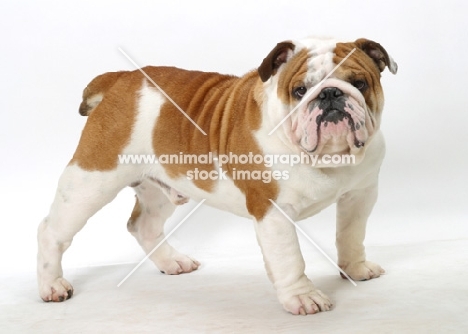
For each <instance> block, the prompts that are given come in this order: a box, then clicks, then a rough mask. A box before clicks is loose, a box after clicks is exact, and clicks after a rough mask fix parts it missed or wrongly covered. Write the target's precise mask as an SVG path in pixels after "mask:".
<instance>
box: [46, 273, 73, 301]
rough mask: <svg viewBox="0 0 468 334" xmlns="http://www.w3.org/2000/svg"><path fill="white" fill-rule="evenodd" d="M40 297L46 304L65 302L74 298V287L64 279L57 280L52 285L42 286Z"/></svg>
mask: <svg viewBox="0 0 468 334" xmlns="http://www.w3.org/2000/svg"><path fill="white" fill-rule="evenodd" d="M40 296H41V298H42V300H43V301H45V302H63V301H65V300H67V299H70V298H71V297H72V296H73V287H72V285H71V284H70V283H68V282H67V280H66V279H64V278H61V277H59V278H56V279H55V280H54V281H53V282H52V283H49V284H47V283H43V284H41V286H40Z"/></svg>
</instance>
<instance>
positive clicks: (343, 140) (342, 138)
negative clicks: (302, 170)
mask: <svg viewBox="0 0 468 334" xmlns="http://www.w3.org/2000/svg"><path fill="white" fill-rule="evenodd" d="M324 91H325V89H324V90H323V91H322V92H321V93H320V94H319V95H318V96H317V97H316V98H315V99H313V100H312V101H310V102H309V103H308V105H307V107H306V108H304V109H303V110H302V111H301V112H300V113H299V115H298V119H297V123H296V126H295V128H294V129H293V131H294V133H295V138H296V141H297V143H298V144H299V146H300V147H301V148H302V149H303V150H304V151H306V152H307V153H309V154H317V155H322V156H323V155H324V154H356V153H359V151H362V150H361V149H362V148H363V147H364V146H365V144H366V141H367V140H368V138H369V137H370V136H371V135H372V133H373V131H374V130H373V129H374V124H373V123H374V121H373V118H372V117H370V115H369V113H368V112H367V109H366V106H365V103H364V102H363V101H358V100H356V99H355V98H354V97H352V96H350V95H347V94H344V93H343V92H342V91H340V90H337V89H330V90H328V91H326V94H325V95H326V96H324V94H322V93H323V92H324Z"/></svg>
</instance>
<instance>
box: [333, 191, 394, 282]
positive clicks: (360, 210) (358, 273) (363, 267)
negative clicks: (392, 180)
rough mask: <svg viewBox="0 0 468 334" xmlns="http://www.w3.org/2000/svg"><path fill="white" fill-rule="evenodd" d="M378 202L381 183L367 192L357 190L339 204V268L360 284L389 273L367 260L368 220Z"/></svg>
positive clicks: (343, 198)
mask: <svg viewBox="0 0 468 334" xmlns="http://www.w3.org/2000/svg"><path fill="white" fill-rule="evenodd" d="M376 200H377V182H376V183H375V185H372V186H370V187H368V188H365V189H359V190H353V191H350V192H348V193H346V194H344V195H342V196H341V198H340V199H339V200H338V202H337V222H336V225H337V226H336V247H337V250H338V265H339V266H340V268H342V269H343V270H344V271H345V272H346V274H348V275H349V276H350V277H351V278H352V279H354V280H357V281H364V280H368V279H371V278H377V277H379V276H380V275H381V274H383V273H384V272H385V271H384V270H383V269H382V268H381V267H380V266H379V265H378V264H376V263H373V262H370V261H366V254H365V249H364V244H363V243H364V237H365V235H366V224H367V218H368V217H369V215H370V213H371V211H372V208H373V207H374V204H375V202H376Z"/></svg>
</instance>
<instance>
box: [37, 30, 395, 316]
mask: <svg viewBox="0 0 468 334" xmlns="http://www.w3.org/2000/svg"><path fill="white" fill-rule="evenodd" d="M353 48H356V50H355V52H354V53H353V54H352V55H351V56H350V57H349V58H348V59H347V60H346V61H345V62H344V63H343V64H342V66H340V67H339V68H338V69H337V70H336V71H335V72H334V73H333V74H332V75H331V76H330V77H329V78H328V79H327V80H325V81H324V82H323V84H322V85H321V87H320V88H319V89H317V90H316V92H314V93H313V94H312V95H310V96H308V99H310V101H306V103H303V105H302V106H301V107H299V108H298V110H296V111H295V112H294V113H293V114H292V115H291V117H289V118H288V119H287V120H286V121H285V122H284V123H283V124H282V125H281V126H280V127H279V128H278V129H277V130H276V131H275V132H274V133H273V134H271V135H268V134H269V132H270V131H271V130H272V129H273V128H274V127H275V126H276V125H277V124H278V123H279V122H280V121H281V120H282V119H283V118H284V117H285V116H286V115H288V114H289V112H290V111H291V110H292V109H293V108H294V107H295V106H297V105H298V104H299V102H300V101H301V99H302V97H304V93H305V91H310V90H311V89H314V88H315V87H316V86H317V85H318V84H319V82H320V81H321V80H322V79H324V78H325V77H326V76H327V75H328V74H329V73H330V71H332V69H333V68H334V67H335V66H336V64H338V63H339V62H340V61H341V60H342V59H344V57H346V56H347V55H348V53H349V52H350V51H351V50H352V49H353ZM385 67H388V68H389V69H390V71H391V72H392V73H396V70H397V66H396V63H394V62H393V60H392V59H391V58H390V57H389V56H388V54H387V52H386V51H385V49H384V48H383V47H382V46H380V44H378V43H375V42H372V41H369V40H366V39H359V40H357V41H355V42H351V43H337V42H336V41H334V40H331V39H318V38H310V39H305V40H301V41H288V42H282V43H279V44H278V45H277V46H276V47H275V48H274V49H273V50H272V51H271V52H270V54H268V56H267V57H266V58H265V59H264V60H263V62H262V64H261V66H260V67H259V68H258V70H255V71H252V72H249V73H247V74H246V75H244V76H242V77H235V76H230V75H221V74H218V73H205V72H197V71H186V70H182V69H178V68H173V67H145V68H143V71H144V72H145V73H146V74H147V75H149V76H150V77H151V79H152V80H154V82H156V83H157V84H158V85H159V86H160V87H161V88H162V89H163V90H164V91H165V92H166V93H167V94H168V95H169V96H170V97H171V98H172V99H173V100H174V101H175V102H176V103H177V104H178V105H179V106H180V107H181V108H182V109H183V110H184V111H185V112H186V113H187V115H188V116H189V117H190V118H191V119H192V120H193V121H194V122H195V123H196V124H197V125H198V126H199V127H200V128H201V129H203V130H204V131H205V132H206V135H203V133H202V132H201V131H200V130H199V129H197V128H196V127H195V126H194V125H193V124H192V123H191V122H190V121H189V120H188V119H187V118H186V117H185V116H184V115H183V114H182V113H181V112H180V111H179V110H178V109H177V108H176V107H175V106H174V105H173V104H172V103H171V102H170V101H168V99H167V98H166V97H164V95H163V94H162V93H161V92H160V91H159V90H158V89H157V88H156V87H155V86H154V85H153V84H151V82H149V81H148V80H147V79H146V78H145V77H144V76H143V75H142V73H141V72H140V71H129V72H114V73H106V74H103V75H100V76H98V77H97V78H95V79H94V80H93V81H92V82H91V83H90V84H89V85H88V87H87V88H86V89H85V90H84V93H83V102H82V104H81V106H80V114H82V115H87V116H88V120H87V123H86V125H85V127H84V130H83V133H82V136H81V139H80V142H79V144H78V147H77V149H76V151H75V154H74V155H73V158H72V159H71V161H70V163H69V164H68V166H67V167H66V168H65V170H64V172H63V174H62V176H61V178H60V181H59V184H58V189H57V192H56V195H55V199H54V202H53V204H52V206H51V209H50V212H49V215H48V216H47V217H46V218H45V219H44V220H43V221H42V222H41V224H40V226H39V229H38V244H39V251H38V264H37V270H38V284H39V293H40V296H41V298H42V299H43V300H44V301H64V300H66V299H69V298H70V297H72V295H73V291H74V290H73V287H72V286H71V284H70V283H69V282H68V281H67V280H65V279H64V278H63V272H62V267H61V259H62V254H63V253H64V252H65V251H66V250H67V248H68V247H69V246H70V244H71V242H72V240H73V237H74V235H75V234H76V233H77V232H78V231H80V230H81V229H82V228H83V226H84V225H85V224H86V222H87V220H88V219H89V218H90V217H91V216H93V215H94V214H95V213H96V212H97V211H98V210H100V209H101V208H102V207H103V206H104V205H105V204H107V203H109V202H111V201H112V200H113V199H114V197H115V196H116V195H117V194H118V193H119V191H120V190H122V189H123V188H124V187H127V186H131V187H133V188H134V189H135V192H136V203H135V207H134V209H133V212H132V214H131V217H130V219H129V221H128V230H129V231H130V232H131V233H132V234H133V235H134V236H135V238H136V239H137V241H138V242H139V243H140V245H141V246H142V248H143V249H144V251H145V252H146V253H148V252H150V251H151V250H152V249H153V248H154V247H155V245H157V244H158V243H159V242H160V241H161V240H162V239H163V238H164V232H163V225H164V222H165V221H166V219H167V218H168V217H169V216H170V215H171V214H172V213H173V212H174V209H175V206H176V205H178V204H183V203H185V202H186V201H187V200H188V199H189V198H192V199H194V200H201V199H206V204H208V205H211V206H213V207H217V208H220V209H223V210H227V211H230V212H232V213H235V214H237V215H240V216H243V217H249V218H251V219H253V221H254V225H255V230H256V233H257V238H258V243H259V245H260V247H261V249H262V253H263V256H264V261H265V266H266V270H267V273H268V276H269V278H270V280H271V281H272V283H273V284H274V287H275V289H276V291H277V294H278V298H279V300H280V302H281V304H282V305H283V307H284V308H285V309H286V310H287V311H289V312H291V313H293V314H312V313H316V312H319V311H326V310H329V309H330V308H331V307H332V303H331V301H330V300H329V298H328V297H327V296H326V295H325V294H323V293H322V292H321V291H320V290H318V289H316V288H315V286H314V285H313V284H312V282H311V281H310V280H309V279H308V278H307V277H306V276H305V274H304V268H305V264H304V260H303V258H302V255H301V252H300V249H299V244H298V240H297V235H296V231H295V227H294V225H292V224H291V223H290V222H289V221H288V219H287V218H286V217H285V216H284V215H283V214H282V213H281V212H280V211H279V210H278V209H277V208H275V207H274V206H273V204H272V203H271V201H270V200H273V201H274V202H275V203H276V204H277V205H278V206H279V207H280V208H281V209H282V210H283V211H284V212H285V213H286V214H287V215H288V216H289V217H290V218H291V219H293V220H294V221H298V220H301V219H304V218H307V217H310V216H312V215H314V214H316V213H318V212H319V211H320V210H322V209H323V208H325V207H327V206H329V205H330V204H332V203H337V232H336V246H337V249H338V265H339V266H340V267H341V268H342V269H343V270H344V271H345V272H346V273H347V275H349V276H350V277H351V278H353V279H354V280H368V279H371V278H376V277H379V276H380V275H381V274H382V273H383V272H384V271H383V269H382V268H381V267H380V266H379V265H377V264H375V263H372V262H369V261H367V260H366V256H365V252H364V246H363V240H364V235H365V227H366V222H367V218H368V216H369V214H370V212H371V210H372V207H373V205H374V203H375V201H376V198H377V182H378V174H379V168H380V165H381V163H382V160H383V157H384V151H385V148H384V140H383V136H382V133H381V131H380V130H379V125H380V120H381V113H382V109H383V92H382V88H381V85H380V73H381V72H382V71H383V70H384V69H385ZM326 88H329V90H328V91H327V92H331V95H330V94H329V95H330V96H329V98H330V101H331V100H332V99H333V98H334V97H333V96H332V95H341V101H342V102H343V101H345V102H344V103H345V107H344V108H347V109H346V111H343V110H340V111H339V112H340V114H339V115H338V114H337V115H338V116H337V117H338V118H336V117H335V118H334V116H331V114H329V113H328V111H326V110H325V109H324V107H323V104H320V102H321V101H325V100H326V99H328V97H327V96H328V95H327V94H326V93H324V92H325V91H324V89H326ZM337 89H338V90H339V92H340V93H339V94H338V93H337V92H338V91H337ZM343 113H344V114H343ZM311 115H312V116H313V117H314V118H313V119H312V118H311V117H312V116H311ZM340 115H341V116H340ZM343 115H346V116H343ZM335 116H336V115H335ZM319 120H320V121H319ZM325 120H327V121H325ZM357 123H360V125H358V126H356V124H357ZM210 152H211V153H212V154H215V155H223V154H229V153H232V154H237V155H241V154H249V153H250V152H251V153H252V154H261V155H265V154H290V155H291V154H300V153H301V152H307V153H308V154H315V155H318V156H323V155H325V154H345V153H348V154H354V155H355V156H356V157H357V158H356V159H357V162H358V163H356V164H355V165H342V166H335V167H333V168H326V167H327V166H318V167H317V166H315V167H314V166H310V165H304V164H297V165H294V166H289V165H280V164H274V165H273V166H272V167H266V166H265V165H261V164H260V165H254V164H247V165H245V164H243V165H240V164H236V163H228V164H226V165H225V166H223V169H224V170H225V171H227V175H228V176H229V177H228V180H210V179H208V180H188V179H187V177H186V176H187V172H188V171H190V170H194V169H195V168H199V170H206V171H212V170H216V169H217V166H215V165H214V164H213V165H206V164H196V163H193V164H172V165H163V164H133V165H131V164H119V160H118V156H119V154H145V155H146V154H154V155H156V156H161V155H166V154H180V153H183V154H197V155H202V154H207V153H210ZM234 169H237V170H239V169H242V170H252V171H253V170H260V171H266V170H280V171H282V172H284V171H286V172H288V175H289V179H287V180H285V179H279V180H272V181H271V182H269V183H265V182H263V181H262V180H238V179H234V178H232V175H233V171H234ZM150 259H151V260H152V261H153V262H154V263H155V265H156V266H157V267H158V268H159V270H160V271H162V272H164V273H166V274H180V273H188V272H191V271H193V270H196V269H197V268H198V267H199V266H200V263H199V262H197V261H196V260H194V259H192V258H190V257H189V256H187V255H184V254H181V253H179V252H178V251H177V250H175V249H174V248H172V247H171V246H170V245H169V243H167V242H164V243H163V244H162V245H161V246H160V247H159V248H158V249H157V250H156V251H155V252H154V253H153V254H152V255H151V256H150Z"/></svg>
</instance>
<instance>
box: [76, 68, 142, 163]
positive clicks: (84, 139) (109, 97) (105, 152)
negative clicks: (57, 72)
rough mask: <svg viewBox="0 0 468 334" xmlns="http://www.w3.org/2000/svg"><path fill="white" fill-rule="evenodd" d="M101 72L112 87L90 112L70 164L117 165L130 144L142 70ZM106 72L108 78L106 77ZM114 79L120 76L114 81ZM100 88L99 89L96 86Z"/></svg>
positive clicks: (101, 78) (103, 80)
mask: <svg viewBox="0 0 468 334" xmlns="http://www.w3.org/2000/svg"><path fill="white" fill-rule="evenodd" d="M118 73H119V75H116V74H115V73H106V74H104V75H102V76H100V79H99V82H105V83H106V85H107V86H106V85H105V86H104V88H105V87H109V86H112V89H109V90H108V91H107V92H106V94H105V96H104V98H103V100H102V101H101V103H99V105H98V106H97V107H96V108H95V110H94V111H93V112H92V113H91V114H90V115H89V117H88V120H87V122H86V125H85V127H84V129H83V132H82V135H81V138H80V142H79V144H78V147H77V149H76V151H75V154H74V155H73V158H72V160H71V161H70V164H74V163H76V164H78V165H79V166H80V167H81V168H83V169H86V170H99V171H104V170H111V169H114V168H115V167H117V164H118V155H119V154H120V153H121V152H122V149H123V148H124V147H125V146H126V145H127V144H128V142H129V140H130V137H131V132H132V126H133V124H134V122H135V116H136V115H135V113H136V103H137V101H136V99H137V91H138V89H139V87H140V86H141V79H142V75H141V73H137V72H118ZM106 76H107V78H106ZM112 80H117V81H115V82H114V83H113V85H112V84H110V83H111V82H112ZM96 91H99V89H96Z"/></svg>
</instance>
